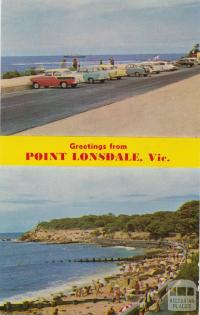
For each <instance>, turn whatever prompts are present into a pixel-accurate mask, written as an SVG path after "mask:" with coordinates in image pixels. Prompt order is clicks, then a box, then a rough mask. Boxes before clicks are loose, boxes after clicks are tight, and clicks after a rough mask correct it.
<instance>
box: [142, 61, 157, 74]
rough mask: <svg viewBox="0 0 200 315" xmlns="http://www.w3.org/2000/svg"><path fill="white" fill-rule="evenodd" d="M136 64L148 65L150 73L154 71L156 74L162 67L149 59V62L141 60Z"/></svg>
mask: <svg viewBox="0 0 200 315" xmlns="http://www.w3.org/2000/svg"><path fill="white" fill-rule="evenodd" d="M138 65H141V66H145V67H148V69H149V72H150V73H152V74H155V73H157V74H158V73H160V72H162V71H163V68H162V66H161V65H158V64H156V63H155V62H151V61H149V62H146V61H145V62H142V63H140V64H138Z"/></svg>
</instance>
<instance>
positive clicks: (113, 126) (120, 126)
mask: <svg viewBox="0 0 200 315" xmlns="http://www.w3.org/2000/svg"><path fill="white" fill-rule="evenodd" d="M199 86H200V75H199V74H198V75H195V76H193V77H191V78H188V79H185V80H182V81H179V82H176V83H173V84H169V85H167V86H165V87H162V88H159V89H157V90H153V91H151V92H147V93H145V94H142V95H139V96H134V97H130V98H127V99H125V100H123V101H120V102H116V103H113V104H110V105H107V106H104V107H101V108H98V109H94V110H90V111H88V112H85V113H82V114H78V115H75V116H73V117H69V118H66V119H62V120H59V121H56V122H53V123H49V124H47V125H44V126H41V127H36V128H32V129H29V130H26V131H23V132H20V133H18V135H47V136H48V135H49V136H50V135H54V136H56V135H68V136H81V135H82V136H83V135H84V136H87V135H89V136H91V135H93V136H139V137H144V136H149V137H150V136H152V137H153V136H159V137H172V136H173V137H196V136H199V135H200V128H199V117H200V110H199V100H200V89H199Z"/></svg>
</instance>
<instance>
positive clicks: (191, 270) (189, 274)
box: [178, 254, 199, 286]
mask: <svg viewBox="0 0 200 315" xmlns="http://www.w3.org/2000/svg"><path fill="white" fill-rule="evenodd" d="M198 263H199V255H198V254H194V255H193V256H192V258H191V262H190V263H186V264H184V265H183V266H182V268H181V270H180V272H179V275H178V279H186V280H191V281H193V282H195V284H196V285H197V286H198V281H199V267H198Z"/></svg>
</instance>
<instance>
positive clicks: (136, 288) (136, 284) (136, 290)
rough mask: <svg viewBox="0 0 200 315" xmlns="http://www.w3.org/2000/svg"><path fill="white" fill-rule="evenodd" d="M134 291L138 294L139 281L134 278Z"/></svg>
mask: <svg viewBox="0 0 200 315" xmlns="http://www.w3.org/2000/svg"><path fill="white" fill-rule="evenodd" d="M135 293H136V295H139V294H140V283H139V281H138V280H136V282H135Z"/></svg>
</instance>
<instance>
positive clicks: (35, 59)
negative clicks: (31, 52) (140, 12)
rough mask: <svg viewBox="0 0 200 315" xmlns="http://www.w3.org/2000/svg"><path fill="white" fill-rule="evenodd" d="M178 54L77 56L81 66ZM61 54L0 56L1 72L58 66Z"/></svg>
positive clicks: (175, 56)
mask: <svg viewBox="0 0 200 315" xmlns="http://www.w3.org/2000/svg"><path fill="white" fill-rule="evenodd" d="M183 55H184V53H180V54H174V53H172V54H157V53H155V54H128V55H125V54H124V55H86V56H80V57H77V59H78V62H79V64H80V65H81V66H87V65H95V64H99V61H100V60H103V62H105V63H107V62H108V60H109V58H110V57H113V58H114V60H115V62H116V63H131V62H137V61H138V62H139V61H146V60H152V59H153V58H154V57H155V56H159V58H160V59H161V60H177V59H179V58H180V57H182V56H183ZM62 59H63V56H12V57H5V56H3V57H2V58H1V72H2V73H5V72H7V71H14V70H17V71H24V70H27V69H30V68H31V67H39V66H41V65H42V66H44V67H45V68H46V69H50V68H60V65H61V62H62ZM72 59H73V58H72V57H69V58H67V65H68V66H71V65H72Z"/></svg>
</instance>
